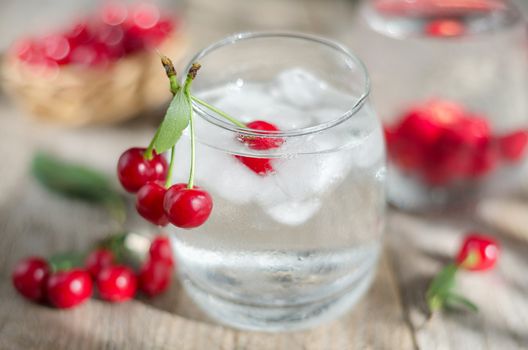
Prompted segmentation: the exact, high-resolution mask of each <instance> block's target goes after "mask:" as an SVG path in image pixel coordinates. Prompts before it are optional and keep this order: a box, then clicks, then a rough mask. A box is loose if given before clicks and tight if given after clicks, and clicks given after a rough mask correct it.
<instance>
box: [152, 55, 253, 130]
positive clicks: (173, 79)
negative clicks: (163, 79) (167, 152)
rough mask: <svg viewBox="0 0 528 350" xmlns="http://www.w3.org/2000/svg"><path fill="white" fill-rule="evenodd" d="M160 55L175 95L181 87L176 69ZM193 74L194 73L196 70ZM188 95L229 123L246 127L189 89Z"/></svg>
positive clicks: (168, 60) (167, 59) (165, 57)
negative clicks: (192, 93) (194, 94)
mask: <svg viewBox="0 0 528 350" xmlns="http://www.w3.org/2000/svg"><path fill="white" fill-rule="evenodd" d="M158 54H159V52H158ZM160 57H161V63H162V64H163V67H164V68H165V73H166V74H167V77H168V78H169V81H170V90H171V92H172V94H173V95H176V93H177V92H178V90H179V89H180V88H181V86H180V83H178V79H177V78H176V70H175V69H174V65H173V64H172V61H171V60H170V59H169V58H168V57H167V56H164V55H161V54H160ZM191 69H192V68H191ZM194 74H196V72H195V73H194ZM188 78H189V77H187V79H188ZM192 79H194V77H192ZM185 84H187V81H186V82H185ZM188 95H189V96H190V98H191V99H192V100H193V101H195V102H196V103H199V104H201V105H202V106H204V107H205V108H207V109H209V110H211V111H213V112H215V113H216V114H218V115H220V116H221V117H223V118H225V119H227V120H228V121H230V122H231V123H233V124H235V125H236V126H239V127H241V128H246V127H247V126H246V124H244V123H242V122H241V121H239V120H237V119H236V118H233V117H231V116H230V115H229V114H227V113H226V112H224V111H222V110H220V109H218V108H216V107H214V106H212V105H210V104H209V103H207V102H205V101H204V100H201V99H199V98H198V97H196V96H193V95H191V93H190V91H188Z"/></svg>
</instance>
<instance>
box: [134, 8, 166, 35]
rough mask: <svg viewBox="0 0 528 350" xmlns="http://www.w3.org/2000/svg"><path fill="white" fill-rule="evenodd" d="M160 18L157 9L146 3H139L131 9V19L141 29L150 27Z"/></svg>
mask: <svg viewBox="0 0 528 350" xmlns="http://www.w3.org/2000/svg"><path fill="white" fill-rule="evenodd" d="M159 19H160V12H159V9H158V8H157V7H156V6H155V5H153V4H148V3H141V4H138V5H136V6H135V8H133V9H132V21H133V22H134V24H135V25H136V26H138V27H139V28H142V29H148V28H152V27H154V26H155V25H156V23H158V21H159Z"/></svg>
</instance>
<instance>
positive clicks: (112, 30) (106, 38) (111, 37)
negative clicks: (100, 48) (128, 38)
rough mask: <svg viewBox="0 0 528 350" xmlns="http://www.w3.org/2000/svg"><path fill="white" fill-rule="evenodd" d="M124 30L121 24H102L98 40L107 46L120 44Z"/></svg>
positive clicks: (98, 31) (98, 32)
mask: <svg viewBox="0 0 528 350" xmlns="http://www.w3.org/2000/svg"><path fill="white" fill-rule="evenodd" d="M123 37H124V31H123V28H121V27H120V26H112V25H101V26H99V27H98V30H97V40H98V41H99V42H101V43H103V44H104V45H106V46H109V47H110V46H115V45H120V44H121V43H122V41H123Z"/></svg>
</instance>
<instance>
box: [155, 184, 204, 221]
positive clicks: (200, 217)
mask: <svg viewBox="0 0 528 350" xmlns="http://www.w3.org/2000/svg"><path fill="white" fill-rule="evenodd" d="M182 185H183V184H177V185H174V186H172V187H171V188H169V189H168V190H167V194H165V200H164V202H163V207H164V208H165V214H166V215H167V217H168V218H169V221H170V222H171V223H172V224H173V225H175V226H177V227H181V228H194V227H198V226H201V225H202V224H203V223H204V222H205V221H206V220H207V219H208V218H209V215H210V214H211V211H212V210H213V199H212V198H211V196H210V195H209V193H207V191H204V190H202V189H201V188H199V187H194V188H191V189H189V188H186V187H182Z"/></svg>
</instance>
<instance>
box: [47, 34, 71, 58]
mask: <svg viewBox="0 0 528 350" xmlns="http://www.w3.org/2000/svg"><path fill="white" fill-rule="evenodd" d="M42 44H43V46H44V52H45V54H46V57H48V58H50V59H52V60H54V61H55V62H57V63H58V64H60V65H63V64H67V63H68V62H69V59H68V58H69V54H70V43H69V42H68V40H67V38H65V37H64V36H61V35H51V36H48V37H45V38H44V39H42Z"/></svg>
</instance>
